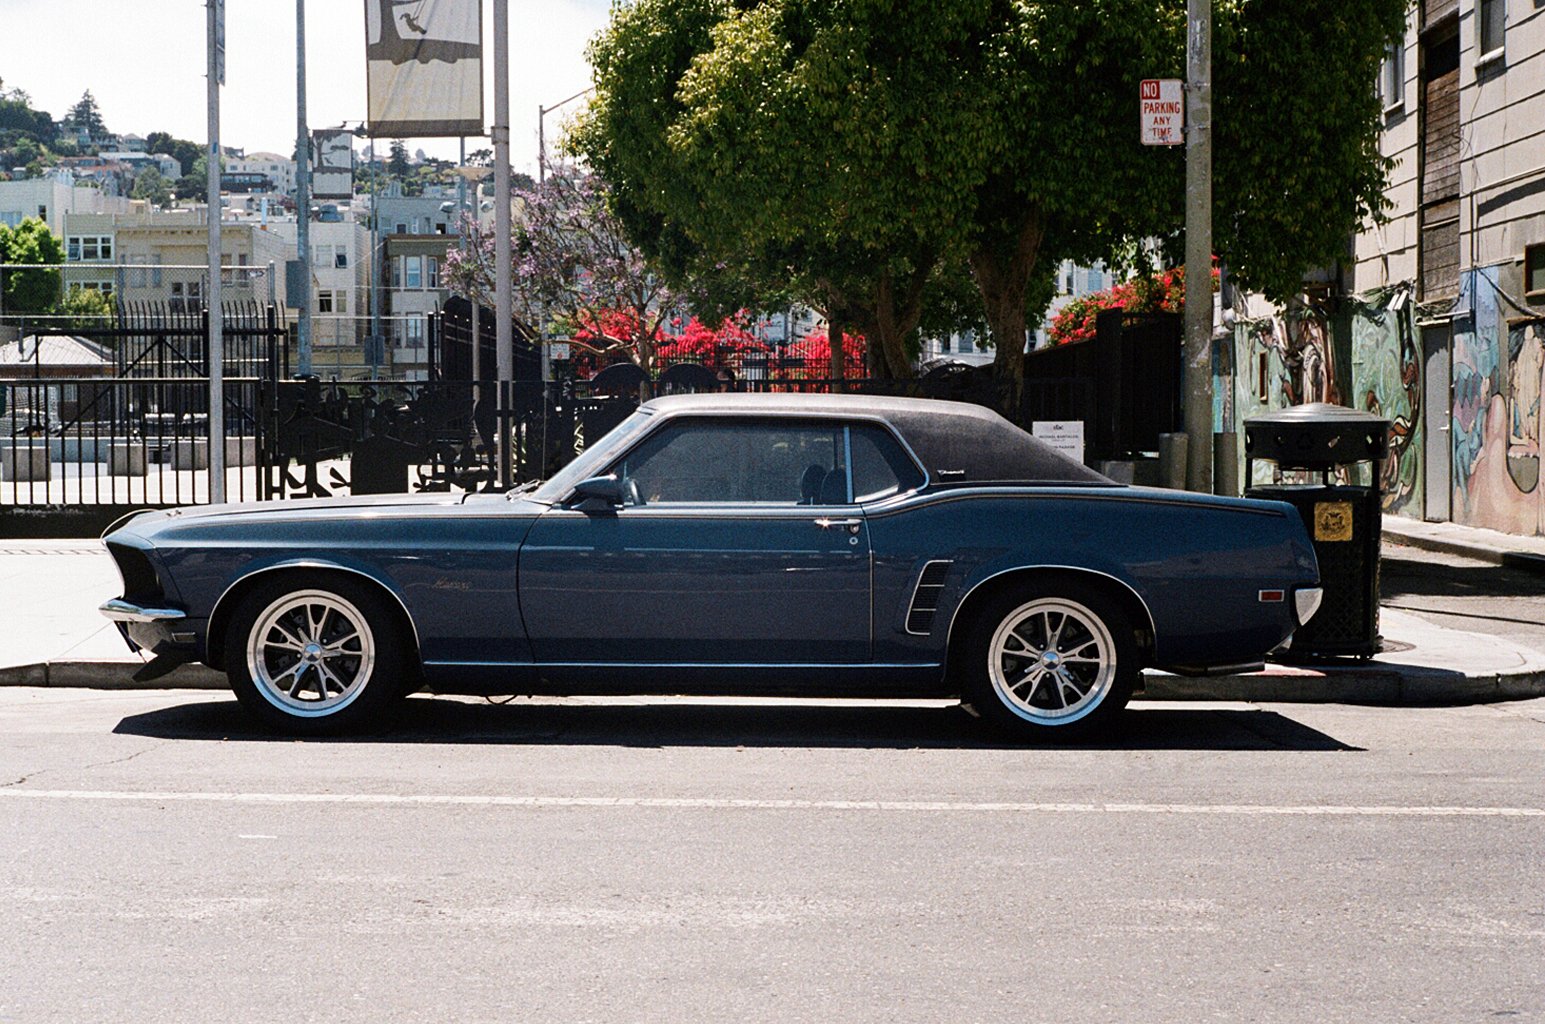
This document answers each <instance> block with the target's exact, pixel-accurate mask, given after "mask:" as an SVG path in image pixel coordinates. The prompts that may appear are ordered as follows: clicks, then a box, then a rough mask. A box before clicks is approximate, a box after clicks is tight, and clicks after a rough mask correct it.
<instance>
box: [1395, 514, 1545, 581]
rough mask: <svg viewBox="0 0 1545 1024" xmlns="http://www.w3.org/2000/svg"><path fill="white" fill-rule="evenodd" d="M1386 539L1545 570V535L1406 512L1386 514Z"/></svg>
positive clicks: (1453, 553)
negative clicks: (1410, 515) (1422, 519)
mask: <svg viewBox="0 0 1545 1024" xmlns="http://www.w3.org/2000/svg"><path fill="white" fill-rule="evenodd" d="M1383 535H1384V539H1385V540H1386V541H1388V542H1389V543H1392V544H1399V545H1402V546H1404V547H1409V548H1416V549H1418V550H1420V551H1436V552H1438V553H1440V554H1445V555H1460V556H1462V557H1465V558H1474V559H1477V560H1479V561H1482V562H1490V563H1491V564H1493V565H1506V566H1508V567H1509V568H1513V569H1525V570H1529V571H1531V572H1545V538H1539V537H1514V536H1512V535H1511V534H1506V533H1497V532H1496V531H1494V530H1482V529H1479V528H1476V527H1468V526H1455V525H1454V524H1453V523H1425V522H1418V521H1417V520H1415V519H1407V518H1404V517H1403V516H1391V515H1386V516H1385V517H1384V519H1383Z"/></svg>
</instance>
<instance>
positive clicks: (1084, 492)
mask: <svg viewBox="0 0 1545 1024" xmlns="http://www.w3.org/2000/svg"><path fill="white" fill-rule="evenodd" d="M1107 492H1108V493H1107ZM972 498H1035V499H1037V500H1041V501H1051V500H1057V499H1064V498H1066V499H1079V500H1088V501H1124V502H1130V503H1132V504H1138V505H1170V506H1175V507H1179V508H1195V507H1196V505H1195V504H1194V503H1192V502H1190V501H1187V500H1185V499H1182V498H1161V497H1156V496H1151V495H1146V494H1133V493H1132V492H1131V488H1130V487H1128V486H1127V485H1126V484H1097V485H1087V486H1085V485H1079V484H1069V483H1062V482H1058V483H1045V484H1001V485H997V486H983V487H960V488H953V487H952V488H949V489H948V490H938V491H933V492H931V493H927V494H923V493H918V492H911V493H907V494H893V495H890V496H888V497H886V498H885V499H884V500H883V501H879V502H875V503H874V504H872V505H866V506H865V512H866V513H867V514H868V515H869V517H870V518H871V519H880V518H882V517H885V516H893V515H899V514H900V513H902V512H908V511H911V510H912V509H914V508H918V507H920V506H922V505H930V504H943V503H946V502H951V501H966V500H968V499H972ZM1207 507H1209V508H1215V509H1217V510H1218V511H1226V512H1237V513H1240V514H1242V515H1251V516H1272V517H1275V518H1279V519H1280V518H1283V517H1285V516H1286V515H1287V513H1285V512H1279V511H1277V510H1275V509H1263V508H1252V507H1249V506H1246V505H1237V506H1234V505H1230V506H1224V505H1214V506H1207Z"/></svg>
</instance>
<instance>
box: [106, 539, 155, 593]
mask: <svg viewBox="0 0 1545 1024" xmlns="http://www.w3.org/2000/svg"><path fill="white" fill-rule="evenodd" d="M107 550H108V551H109V552H110V553H111V554H112V556H113V561H115V562H117V563H118V573H119V575H121V576H122V577H123V596H124V597H125V598H128V599H131V600H144V599H147V598H158V597H161V596H163V595H162V593H161V581H160V580H159V579H157V578H156V570H155V567H154V566H152V565H151V564H150V559H149V558H147V557H146V556H145V553H144V552H143V551H141V550H140V549H139V548H132V547H129V546H128V545H127V544H108V545H107Z"/></svg>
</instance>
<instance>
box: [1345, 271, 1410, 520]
mask: <svg viewBox="0 0 1545 1024" xmlns="http://www.w3.org/2000/svg"><path fill="white" fill-rule="evenodd" d="M1389 294H1390V295H1395V294H1399V293H1398V292H1395V293H1389ZM1386 298H1387V296H1385V295H1379V296H1375V297H1373V301H1359V302H1357V303H1356V305H1355V306H1354V307H1353V310H1352V395H1351V399H1352V401H1351V402H1350V405H1351V406H1352V407H1353V408H1354V409H1361V410H1362V411H1364V412H1371V413H1373V414H1374V415H1375V416H1381V417H1383V418H1384V419H1387V420H1389V458H1387V459H1386V460H1385V461H1384V466H1383V468H1382V476H1381V480H1380V483H1381V485H1382V490H1383V492H1384V511H1386V512H1395V513H1402V514H1405V515H1411V516H1418V517H1419V516H1420V515H1421V514H1422V468H1423V467H1422V453H1423V435H1424V432H1425V429H1426V428H1425V425H1424V423H1423V420H1422V415H1423V413H1422V362H1421V357H1420V355H1419V352H1418V350H1417V346H1416V338H1415V332H1414V331H1413V330H1412V326H1411V318H1410V315H1409V312H1407V311H1403V310H1392V309H1390V308H1388V304H1387V302H1386V301H1385V300H1386Z"/></svg>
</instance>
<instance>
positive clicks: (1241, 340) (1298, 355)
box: [1219, 307, 1344, 483]
mask: <svg viewBox="0 0 1545 1024" xmlns="http://www.w3.org/2000/svg"><path fill="white" fill-rule="evenodd" d="M1233 341H1234V362H1233V367H1232V369H1233V371H1234V376H1233V380H1232V382H1231V384H1230V383H1222V382H1220V384H1219V390H1220V391H1221V390H1223V389H1224V388H1230V389H1231V394H1232V397H1233V407H1232V410H1229V411H1231V412H1232V413H1233V421H1232V422H1233V424H1234V429H1235V430H1237V431H1238V432H1239V435H1240V444H1239V452H1240V456H1239V473H1240V480H1241V481H1243V480H1244V471H1245V458H1244V450H1245V448H1244V422H1245V420H1247V419H1249V418H1250V417H1252V416H1256V415H1258V414H1260V413H1263V412H1270V411H1271V410H1274V409H1286V408H1287V407H1289V406H1293V405H1303V404H1304V403H1306V402H1331V403H1334V404H1342V402H1343V390H1344V389H1343V388H1342V386H1341V383H1340V382H1339V381H1338V379H1337V373H1336V365H1337V361H1336V359H1335V357H1334V352H1333V351H1332V349H1333V345H1332V333H1331V330H1330V325H1329V322H1328V321H1327V320H1326V318H1325V317H1324V316H1323V315H1322V314H1321V313H1320V312H1319V311H1317V310H1315V309H1312V308H1310V307H1297V308H1294V309H1291V310H1288V311H1286V312H1283V313H1279V314H1275V315H1272V316H1266V317H1260V318H1256V319H1249V320H1246V319H1240V320H1238V321H1236V323H1235V324H1234V337H1233ZM1225 422H1227V421H1226V420H1225ZM1270 473H1271V467H1269V466H1266V465H1258V466H1256V470H1255V475H1256V479H1255V480H1254V481H1253V483H1269V482H1270V481H1271V475H1270Z"/></svg>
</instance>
